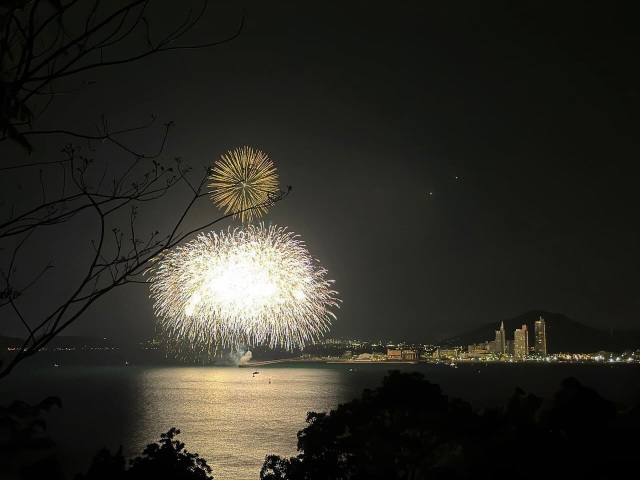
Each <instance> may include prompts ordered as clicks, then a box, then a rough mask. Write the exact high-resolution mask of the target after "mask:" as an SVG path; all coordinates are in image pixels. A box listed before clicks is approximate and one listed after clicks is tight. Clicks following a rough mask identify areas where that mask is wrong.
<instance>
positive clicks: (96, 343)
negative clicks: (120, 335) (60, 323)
mask: <svg viewBox="0 0 640 480" xmlns="http://www.w3.org/2000/svg"><path fill="white" fill-rule="evenodd" d="M23 343H24V339H23V338H15V337H5V336H2V335H0V350H6V349H7V348H15V347H21V346H22V344H23ZM112 346H113V342H111V341H109V340H107V339H104V338H97V337H75V336H61V337H56V338H54V339H53V340H51V342H50V343H49V344H48V345H47V348H83V347H87V348H100V347H112Z"/></svg>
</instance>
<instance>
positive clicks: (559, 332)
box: [440, 310, 640, 353]
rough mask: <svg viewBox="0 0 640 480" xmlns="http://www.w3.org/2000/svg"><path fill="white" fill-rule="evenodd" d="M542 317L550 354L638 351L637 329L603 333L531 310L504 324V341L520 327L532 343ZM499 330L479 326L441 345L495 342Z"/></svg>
mask: <svg viewBox="0 0 640 480" xmlns="http://www.w3.org/2000/svg"><path fill="white" fill-rule="evenodd" d="M540 317H542V318H544V321H545V325H546V332H547V351H548V352H549V353H559V352H580V353H590V352H597V351H600V350H606V351H622V350H628V349H636V348H640V330H610V331H608V332H607V331H604V330H599V329H597V328H593V327H589V326H588V325H585V324H583V323H580V322H576V321H575V320H571V319H570V318H568V317H566V316H565V315H563V314H561V313H552V312H546V311H544V310H531V311H530V312H527V313H524V314H522V315H520V316H518V317H515V318H509V319H506V320H503V321H504V328H505V330H506V332H507V339H508V340H513V332H514V330H515V329H516V328H521V327H522V325H526V326H527V330H529V345H531V346H532V345H533V344H534V332H535V330H534V322H535V321H536V320H538V319H539V318H540ZM499 328H500V320H498V321H495V322H492V323H488V324H486V325H482V326H481V327H478V328H475V329H473V330H470V331H468V332H465V333H463V334H461V335H457V336H455V337H451V338H447V339H445V340H442V341H441V342H440V344H441V345H446V346H454V345H463V346H467V345H470V344H472V343H479V342H484V341H487V340H490V341H491V340H495V331H496V330H498V329H499Z"/></svg>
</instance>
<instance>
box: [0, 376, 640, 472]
mask: <svg viewBox="0 0 640 480" xmlns="http://www.w3.org/2000/svg"><path fill="white" fill-rule="evenodd" d="M352 366H353V365H352ZM390 368H397V369H399V370H404V371H414V370H418V371H420V372H422V373H423V374H424V375H425V378H426V379H428V380H430V381H431V382H433V383H437V384H439V385H441V387H442V390H443V392H444V393H445V394H447V395H449V396H453V397H459V398H463V399H464V400H467V401H470V402H471V403H472V405H473V406H474V407H476V408H480V407H485V406H500V405H504V403H505V402H506V400H507V398H508V397H509V396H510V395H511V393H512V392H513V389H514V387H515V386H516V385H517V386H520V387H521V388H523V389H524V390H525V391H527V392H533V393H535V394H537V395H539V396H542V397H545V398H550V397H551V395H552V394H553V392H554V391H555V390H556V389H557V388H558V387H559V385H560V381H561V380H562V379H563V378H565V377H567V376H570V375H572V376H576V377H577V378H578V379H580V380H581V381H582V382H583V383H584V384H586V385H590V386H592V387H594V388H595V389H596V390H597V391H598V392H599V393H600V394H601V395H603V396H604V397H606V398H609V399H611V400H614V401H616V402H618V403H619V404H620V405H621V406H624V405H627V406H628V405H630V404H631V403H632V402H635V401H637V399H638V398H640V366H631V365H629V366H627V365H621V366H615V367H614V366H608V365H580V364H564V365H563V364H559V365H523V364H513V365H510V364H506V365H495V364H494V365H489V366H486V365H484V364H479V365H460V368H456V369H452V368H450V367H448V366H445V365H425V364H419V365H388V364H387V365H375V364H373V365H366V364H365V365H357V372H350V371H349V369H350V365H339V364H333V365H329V364H293V365H291V364H290V365H272V366H268V367H266V366H265V367H258V370H259V371H260V373H259V374H258V375H256V376H255V377H254V376H253V369H249V368H237V367H160V366H158V367H136V366H126V367H125V366H82V367H80V366H78V367H65V366H61V367H60V368H52V367H47V368H34V369H31V370H28V369H27V370H22V371H19V374H16V375H11V376H9V377H8V378H6V379H4V380H2V382H0V405H5V404H8V403H9V402H10V401H12V400H16V399H21V400H25V401H28V402H30V403H32V404H34V403H37V402H39V401H40V400H42V399H43V398H45V397H46V396H48V395H57V396H59V397H61V398H62V403H63V408H62V409H57V408H54V409H53V410H52V411H51V412H50V413H48V414H46V415H45V420H46V421H47V425H48V430H49V432H50V433H51V436H52V437H53V438H54V440H55V441H56V442H57V444H58V445H59V451H58V454H59V456H60V458H61V460H62V462H63V467H64V469H65V471H66V473H67V477H68V478H73V476H74V475H75V473H76V472H78V471H86V470H87V468H88V467H89V464H90V461H91V458H92V456H93V455H94V454H95V453H96V452H97V451H98V449H99V448H101V447H103V446H106V447H107V448H109V449H110V450H111V451H114V450H116V449H117V448H118V445H120V444H122V445H123V449H124V453H125V456H127V457H131V456H135V455H139V454H140V453H141V452H142V449H143V448H144V447H145V446H146V445H147V444H148V443H150V442H152V441H155V440H157V439H158V438H159V436H160V434H161V433H164V432H166V431H167V430H169V428H171V427H174V426H175V427H178V428H180V430H181V432H182V433H181V435H180V437H179V439H180V440H181V441H183V442H184V443H185V444H186V448H187V449H188V450H189V451H191V452H195V453H198V454H200V455H201V456H202V457H203V458H204V459H206V460H207V462H208V463H209V464H210V465H211V466H212V467H213V474H214V478H216V480H227V479H234V480H238V479H248V478H251V479H257V478H258V476H259V472H260V467H261V466H262V462H263V461H264V457H265V455H268V454H271V453H276V454H279V455H293V454H295V453H296V445H297V437H296V433H297V432H298V430H300V429H301V428H303V427H304V426H305V419H306V415H307V412H308V411H328V410H331V409H332V408H335V407H337V406H338V404H340V403H343V402H346V401H349V400H351V399H353V398H356V397H359V396H360V394H361V393H362V390H363V389H364V388H375V387H377V386H379V385H380V384H381V382H382V379H383V377H384V376H385V374H386V373H387V372H388V370H389V369H390ZM269 379H271V384H269Z"/></svg>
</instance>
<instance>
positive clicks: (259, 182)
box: [209, 147, 278, 222]
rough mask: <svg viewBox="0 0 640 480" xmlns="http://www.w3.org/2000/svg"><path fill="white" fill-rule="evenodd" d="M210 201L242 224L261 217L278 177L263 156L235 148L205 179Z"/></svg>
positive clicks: (216, 164) (255, 151) (274, 169)
mask: <svg viewBox="0 0 640 480" xmlns="http://www.w3.org/2000/svg"><path fill="white" fill-rule="evenodd" d="M209 180H211V183H210V184H209V187H212V191H211V199H212V200H213V202H214V203H215V204H216V205H217V206H218V208H221V209H224V213H225V214H227V213H230V212H233V213H234V215H233V218H236V217H237V216H239V217H240V219H241V220H242V221H243V222H245V221H247V222H250V221H251V220H252V219H253V218H259V217H262V215H264V214H265V213H267V208H268V207H269V206H270V204H271V201H270V196H271V195H273V193H274V192H276V191H277V189H278V174H277V173H276V168H275V167H274V166H273V162H272V161H271V160H270V159H269V157H268V156H267V154H265V153H263V152H261V151H260V150H254V149H253V148H251V147H242V148H237V149H235V150H234V151H232V152H231V151H230V152H228V153H227V154H226V155H225V154H223V155H221V157H220V160H218V161H216V163H215V165H214V167H213V170H212V171H211V175H210V176H209Z"/></svg>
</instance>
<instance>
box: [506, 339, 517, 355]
mask: <svg viewBox="0 0 640 480" xmlns="http://www.w3.org/2000/svg"><path fill="white" fill-rule="evenodd" d="M515 350H516V344H515V341H514V340H507V350H506V351H505V353H506V354H507V355H514V354H515Z"/></svg>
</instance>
